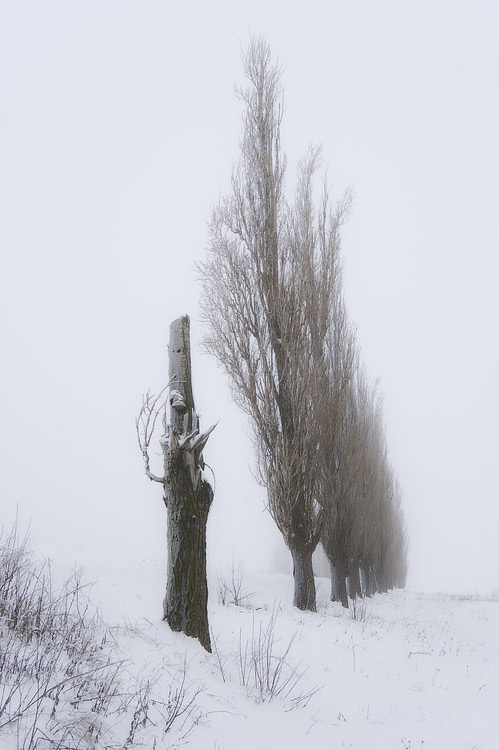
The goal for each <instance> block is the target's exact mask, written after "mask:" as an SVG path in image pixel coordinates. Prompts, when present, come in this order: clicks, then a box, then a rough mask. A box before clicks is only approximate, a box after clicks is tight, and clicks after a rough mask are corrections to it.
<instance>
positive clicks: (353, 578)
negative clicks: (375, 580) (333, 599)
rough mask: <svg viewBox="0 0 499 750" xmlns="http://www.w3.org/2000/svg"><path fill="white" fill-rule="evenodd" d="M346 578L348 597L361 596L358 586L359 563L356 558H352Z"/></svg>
mask: <svg viewBox="0 0 499 750" xmlns="http://www.w3.org/2000/svg"><path fill="white" fill-rule="evenodd" d="M348 580H349V594H350V599H356V598H357V597H358V596H361V593H362V592H361V588H360V575H359V564H358V562H357V560H352V563H351V566H350V571H349V576H348Z"/></svg>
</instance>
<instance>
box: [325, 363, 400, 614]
mask: <svg viewBox="0 0 499 750" xmlns="http://www.w3.org/2000/svg"><path fill="white" fill-rule="evenodd" d="M325 446H326V447H327V450H326V455H330V456H331V460H329V461H328V462H327V466H326V470H325V472H326V475H327V477H328V479H327V482H326V484H327V487H328V489H329V495H328V496H327V498H326V501H325V504H324V506H325V509H324V523H323V527H322V536H321V542H322V546H323V548H324V550H325V552H326V554H327V557H328V559H329V562H330V565H331V581H332V587H331V598H332V599H333V600H338V601H341V602H342V603H343V605H344V606H345V607H347V606H348V596H350V598H352V599H355V598H356V597H357V596H361V595H366V594H367V595H371V594H373V593H374V592H375V591H386V590H388V588H391V587H392V586H393V585H403V583H404V582H405V575H406V569H407V556H406V550H407V544H406V533H405V525H404V521H403V516H402V511H401V508H400V494H399V489H398V485H397V483H396V480H395V478H394V474H393V471H392V469H391V467H390V465H389V462H388V451H387V444H386V437H385V430H384V423H383V407H382V400H381V398H380V396H379V394H378V391H377V388H376V387H374V388H372V387H370V386H369V383H368V380H367V377H366V374H365V372H364V371H363V370H362V369H360V368H357V370H356V377H355V379H353V380H352V381H351V382H350V387H349V389H348V405H347V408H346V410H345V411H344V413H343V421H342V423H341V426H340V429H339V430H336V431H331V432H330V434H329V440H326V442H325ZM328 472H329V473H328Z"/></svg>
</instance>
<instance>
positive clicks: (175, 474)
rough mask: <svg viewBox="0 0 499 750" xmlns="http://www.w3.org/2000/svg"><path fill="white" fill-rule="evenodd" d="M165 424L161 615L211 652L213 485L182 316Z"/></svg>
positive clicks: (174, 337)
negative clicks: (165, 572)
mask: <svg viewBox="0 0 499 750" xmlns="http://www.w3.org/2000/svg"><path fill="white" fill-rule="evenodd" d="M169 371H170V423H169V425H168V430H167V434H166V435H165V436H164V438H163V440H162V447H163V453H164V465H165V477H164V489H165V493H164V499H165V504H166V507H167V510H168V581H167V586H166V596H165V599H164V604H163V612H164V619H165V620H166V621H167V622H168V624H169V625H170V627H171V628H172V630H176V631H182V632H183V633H185V634H186V635H190V636H193V637H194V638H197V639H198V640H199V642H200V643H201V645H202V646H204V648H205V649H206V650H207V651H210V652H211V644H210V633H209V626H208V586H207V581H206V524H207V521H208V513H209V510H210V506H211V503H212V501H213V489H212V487H211V485H210V483H209V482H208V481H207V480H206V479H205V477H204V473H203V470H204V468H205V464H204V460H203V457H202V451H203V448H204V446H205V444H206V441H207V440H208V436H209V435H210V433H211V431H212V430H213V427H212V428H210V429H209V430H208V431H207V432H205V433H201V432H200V429H199V417H198V415H197V414H196V412H195V408H194V397H193V394H192V380H191V349H190V325H189V318H188V316H187V315H185V316H183V317H182V318H179V319H178V320H175V321H174V322H173V323H172V324H171V326H170V352H169Z"/></svg>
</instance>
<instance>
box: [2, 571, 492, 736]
mask: <svg viewBox="0 0 499 750" xmlns="http://www.w3.org/2000/svg"><path fill="white" fill-rule="evenodd" d="M95 566H96V568H95V570H90V571H87V574H88V573H90V577H93V578H95V583H94V585H93V587H92V588H91V589H90V597H91V600H92V601H93V602H95V603H97V604H98V606H99V609H100V610H101V613H102V616H103V618H104V619H105V620H106V621H107V624H106V625H104V624H103V623H102V622H100V621H97V624H96V621H95V620H93V621H92V622H93V624H92V626H91V627H87V628H86V630H85V629H81V630H79V631H78V633H79V635H78V639H79V641H81V638H82V633H84V632H86V633H89V634H90V635H89V642H90V641H91V640H92V639H93V641H92V642H93V643H97V646H95V647H94V646H91V647H90V646H89V647H86V651H85V654H84V658H85V659H89V660H90V661H89V664H90V665H91V666H90V667H89V669H88V670H87V672H85V670H82V669H81V665H80V672H81V673H82V674H83V673H85V674H90V675H91V676H90V677H85V678H84V679H82V678H80V677H79V682H78V686H79V687H78V690H76V687H74V685H73V686H72V685H71V680H70V678H67V677H66V676H65V670H66V671H68V668H66V666H65V663H66V662H64V659H68V658H69V657H67V656H66V652H64V653H63V654H62V656H60V653H59V651H61V649H59V651H58V654H59V656H58V658H59V661H58V662H57V666H56V667H54V668H53V674H52V676H51V677H50V679H52V682H53V684H48V683H47V685H46V686H45V687H46V690H45V693H43V700H36V698H37V695H40V694H41V691H40V686H39V685H38V687H36V685H35V686H33V684H32V683H31V684H30V683H29V680H28V677H29V676H26V675H25V678H26V679H25V681H24V682H23V687H22V690H23V691H24V695H25V696H29V695H32V696H33V697H34V700H33V702H32V703H31V705H30V706H28V708H27V710H26V713H25V714H24V715H23V717H22V720H19V721H17V722H16V721H9V720H8V717H9V711H11V716H12V715H13V713H15V712H13V711H12V709H13V706H14V704H15V702H16V700H18V699H19V696H18V695H15V694H14V693H13V691H12V690H11V693H12V695H11V698H10V702H9V701H7V706H6V705H5V703H6V699H7V698H8V697H9V695H10V693H9V680H10V684H11V685H12V684H13V679H14V678H13V670H12V669H11V672H10V676H9V672H8V670H7V672H6V671H5V661H6V655H7V657H8V655H9V648H8V639H9V629H8V624H7V620H6V618H7V616H8V615H7V614H5V613H4V614H3V615H2V617H1V618H0V622H1V624H2V628H1V631H0V632H1V636H0V646H1V647H2V654H3V660H4V672H3V674H4V675H5V674H7V679H4V680H3V683H4V684H3V685H2V686H0V710H1V711H3V713H2V714H0V748H1V750H12V749H13V748H40V749H42V748H60V750H63V748H70V749H71V750H73V749H74V750H80V749H83V748H107V749H108V750H118V748H120V749H121V748H123V749H124V748H129V747H141V748H151V749H152V748H158V749H159V748H169V747H177V746H182V745H183V744H185V745H188V746H189V747H191V748H195V749H196V750H197V749H199V750H234V748H237V750H255V748H257V749H258V750H267V748H268V750H270V749H272V750H275V748H276V747H284V748H286V749H287V750H295V749H296V750H298V748H299V749H300V750H306V749H307V748H314V750H322V748H324V750H325V749H326V748H327V749H328V750H330V749H331V748H344V747H347V748H357V750H375V749H377V748H380V749H382V750H445V749H447V748H448V749H449V750H461V749H462V750H489V748H494V747H496V733H497V725H498V720H499V602H498V601H497V599H494V598H493V599H492V600H490V601H488V600H484V599H475V598H473V597H456V596H450V595H444V594H441V595H431V596H430V595H424V594H421V593H417V592H415V591H394V592H391V593H389V594H384V595H377V596H376V597H374V598H373V599H366V600H362V601H358V602H357V603H356V605H355V607H353V606H352V608H351V609H350V611H347V610H344V609H343V608H342V607H341V605H339V604H333V603H331V602H329V601H328V581H327V580H326V579H317V584H318V592H319V593H318V601H319V608H318V612H317V613H315V614H313V613H308V612H307V613H304V612H300V611H298V610H297V609H295V608H294V607H293V606H292V605H291V600H292V579H291V577H290V576H286V575H282V574H273V573H253V572H244V570H243V569H242V567H239V566H236V568H235V569H232V570H224V571H212V575H211V580H210V603H209V616H210V623H211V630H212V645H213V654H208V653H207V652H205V651H204V650H203V649H202V648H201V646H200V645H199V644H198V643H197V641H195V640H193V639H191V638H187V637H185V636H184V635H182V634H178V633H173V632H171V631H170V629H169V628H168V626H167V625H166V624H164V623H163V622H162V621H161V599H162V594H163V591H162V588H163V584H164V571H163V570H162V566H158V565H156V564H151V563H150V562H146V561H143V562H142V568H140V567H137V566H136V565H132V564H131V563H130V565H129V567H128V568H126V566H125V567H124V566H122V567H121V568H120V569H118V568H117V567H113V566H112V565H110V564H108V565H107V567H106V565H105V564H104V563H103V561H95ZM59 567H60V566H59ZM62 572H63V571H62V570H60V569H58V565H57V562H56V563H55V564H54V565H53V572H52V575H53V576H55V578H56V579H57V578H58V577H61V574H62ZM85 591H86V590H85ZM234 593H236V594H237V595H238V597H236V598H238V601H239V604H234V603H233V599H234ZM82 596H83V595H82ZM81 609H84V613H83V614H84V616H85V617H91V614H92V611H93V605H89V606H87V605H85V608H83V607H82V604H81V603H78V613H79V614H78V617H79V616H80V614H81V612H80V610H81ZM69 622H72V621H71V620H69ZM71 627H73V626H71ZM54 632H56V628H54ZM35 635H36V634H35ZM54 637H55V636H54ZM16 638H18V639H20V640H19V645H18V647H17V652H16V653H15V655H14V656H15V660H17V662H15V661H14V662H13V663H18V664H19V663H21V662H22V658H21V657H22V655H23V654H26V653H27V652H28V650H29V649H30V648H32V649H33V652H34V653H35V654H36V653H41V652H42V651H43V649H45V648H49V646H48V645H47V640H46V639H44V638H43V637H42V636H41V635H37V636H36V637H35V636H33V635H32V636H31V637H30V639H27V638H26V637H25V630H24V631H19V633H18V635H16ZM23 638H24V641H23ZM37 638H38V639H39V640H37ZM28 640H29V643H28ZM10 652H11V657H12V658H14V657H13V656H12V654H13V646H12V639H11V644H10ZM68 653H69V652H68ZM81 658H82V659H83V657H81ZM96 660H97V661H96ZM74 661H75V659H74V658H73V662H74ZM26 663H28V662H27V661H26ZM54 663H55V662H54ZM95 664H97V667H95ZM109 665H116V666H112V668H111V671H112V675H111V671H110V667H109ZM30 669H31V667H30ZM73 669H75V667H74V666H73ZM94 669H97V671H92V670H94ZM113 670H114V671H113ZM25 671H29V670H25ZM102 675H106V679H104V677H103V676H102ZM109 675H111V677H109ZM108 677H109V679H108ZM106 680H108V682H106ZM75 684H76V683H75ZM54 686H55V688H56V689H55V688H54ZM52 688H54V689H52ZM37 689H38V693H37V692H36V691H37ZM30 691H31V692H30ZM99 691H100V692H99ZM99 695H100V696H101V699H100V701H99V700H98V697H99ZM2 701H3V703H2ZM26 703H29V701H28V700H27V698H25V704H26ZM65 725H66V726H71V727H72V729H71V731H66V732H64V726H65Z"/></svg>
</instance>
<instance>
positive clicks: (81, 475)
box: [0, 0, 499, 592]
mask: <svg viewBox="0 0 499 750" xmlns="http://www.w3.org/2000/svg"><path fill="white" fill-rule="evenodd" d="M246 5H247V8H246V9H245V8H243V7H242V5H240V4H237V3H234V2H216V1H215V2H212V3H201V2H191V3H185V4H183V5H182V4H180V3H176V4H173V3H169V2H159V0H158V1H152V0H151V1H147V0H141V2H131V0H119V2H118V0H109V1H107V2H102V0H96V1H89V0H85V2H83V1H81V2H63V1H62V0H60V1H59V2H51V1H50V0H45V1H44V2H43V3H40V2H36V1H32V2H22V1H18V2H15V3H14V2H8V0H3V2H1V1H0V70H1V71H2V73H1V76H0V191H1V192H0V201H1V203H0V205H1V207H2V219H1V222H0V243H1V244H0V249H1V275H0V285H1V286H0V295H1V296H0V304H1V317H0V321H1V322H0V325H1V352H2V363H1V368H0V377H1V386H2V387H1V391H0V399H1V405H0V408H1V414H2V418H3V419H2V422H3V429H2V431H1V433H0V502H1V509H2V517H3V518H4V519H5V521H6V522H7V523H9V522H10V519H11V518H12V517H13V516H14V515H15V512H16V507H17V506H18V507H19V513H20V517H21V521H22V522H23V523H27V522H28V521H29V519H32V532H33V536H34V538H35V540H36V542H37V543H38V545H39V547H40V548H41V549H42V551H43V552H44V553H45V554H48V555H51V556H57V555H63V556H66V557H71V556H74V557H77V558H78V559H80V560H83V561H85V560H91V559H93V560H96V559H103V558H106V559H107V560H108V561H109V560H112V561H113V563H114V564H116V565H119V564H120V560H124V559H125V558H127V560H129V559H130V558H132V559H133V558H134V557H137V558H141V557H147V556H155V555H159V556H161V555H162V554H163V551H164V526H165V511H164V508H163V506H162V502H161V493H160V488H159V487H158V486H157V485H151V484H148V483H147V481H146V479H145V477H144V476H143V474H142V463H141V457H140V454H139V452H138V449H137V446H136V439H135V432H134V430H135V428H134V419H135V415H136V412H137V410H138V407H139V405H140V401H141V394H142V393H143V392H144V391H145V390H146V389H147V388H148V387H149V386H151V387H152V388H153V389H158V388H160V387H161V385H162V384H163V383H164V381H165V379H166V372H167V352H166V344H167V339H168V326H169V324H170V322H171V320H172V319H173V318H175V317H178V316H179V315H181V314H183V313H186V312H187V313H189V314H190V315H191V318H192V320H193V339H194V342H196V341H197V340H198V339H199V336H200V326H199V323H198V322H197V311H198V295H199V287H198V284H197V281H196V274H195V271H194V263H195V261H196V260H198V259H202V258H203V255H204V246H205V243H206V236H207V234H206V220H207V218H208V216H209V211H210V205H211V204H213V203H214V202H215V201H216V200H217V198H218V195H219V192H220V191H221V190H224V189H225V188H227V185H228V180H229V176H230V168H231V164H232V163H233V161H234V160H235V159H236V158H237V156H238V143H239V136H240V117H241V109H240V105H239V103H238V102H237V100H236V99H235V97H234V95H233V91H232V86H233V84H234V82H241V80H242V77H241V47H246V44H247V42H248V38H249V32H250V31H251V32H252V33H255V34H263V35H265V36H266V38H267V39H268V41H269V42H270V44H271V46H272V49H273V51H274V53H275V54H276V55H278V56H279V59H280V60H281V62H282V63H283V66H284V80H283V82H284V86H285V90H286V98H287V112H286V120H285V124H284V128H283V141H284V142H283V146H284V149H285V151H286V152H287V153H288V157H289V163H290V169H289V175H288V184H289V186H290V187H292V178H293V165H294V164H296V160H297V159H298V158H299V157H300V156H301V155H302V154H303V152H304V151H305V149H306V147H307V145H308V144H309V143H310V142H313V143H322V144H323V145H324V152H325V157H326V160H327V162H328V164H329V176H330V180H331V182H332V183H333V186H334V188H335V189H337V193H338V194H339V193H340V192H341V191H342V189H343V188H344V187H345V186H346V185H347V184H352V185H353V186H354V188H355V191H356V196H357V198H356V204H355V208H354V211H353V213H352V216H351V219H350V222H349V225H348V227H347V228H346V230H345V233H344V247H343V251H344V266H345V287H346V293H347V301H348V304H349V309H350V314H351V317H352V318H353V320H354V321H355V322H356V323H357V325H358V335H359V340H360V343H361V346H362V349H363V353H364V359H365V361H366V363H367V366H368V370H369V372H370V374H371V377H372V378H373V379H374V378H377V377H379V378H381V389H382V391H383V392H384V394H385V405H386V416H387V423H388V437H389V443H390V449H391V455H392V461H393V463H394V465H395V469H396V471H397V473H398V476H399V479H400V481H401V484H402V490H403V495H404V506H405V511H406V515H407V520H408V523H409V531H410V536H411V553H410V563H411V570H410V581H409V582H410V584H412V585H414V586H418V587H420V588H430V587H431V588H437V589H449V588H451V589H460V590H464V591H474V590H476V589H481V590H484V591H486V592H487V591H490V590H491V589H492V588H494V587H497V586H499V548H498V545H497V541H496V537H497V529H498V526H499V511H498V508H497V506H498V499H499V498H498V489H497V479H496V474H497V455H498V449H499V440H498V436H497V421H498V416H499V414H498V397H497V383H498V382H499V362H498V351H497V338H498V337H497V321H498V314H499V303H498V301H497V293H496V285H497V278H498V275H499V268H498V266H499V262H498V244H499V226H498V212H497V205H498V199H499V147H498V137H497V133H499V106H498V101H497V92H498V76H499V11H498V10H497V7H496V3H494V2H492V0H491V1H490V2H485V1H483V0H482V1H480V0H479V1H478V2H476V1H475V2H473V3H471V2H459V1H456V0H448V1H445V0H433V1H432V2H430V1H429V0H423V1H421V0H419V1H418V2H417V3H416V2H412V3H410V2H400V0H392V1H391V2H390V1H388V0H380V1H379V2H376V3H372V2H370V0H359V1H358V2H356V1H350V2H346V1H343V2H339V1H337V0H332V1H331V2H327V3H326V2H318V1H312V2H308V3H307V4H303V3H300V4H296V6H293V5H291V4H290V3H288V2H286V3H285V2H283V1H282V0H279V1H278V2H273V3H272V2H268V0H266V1H265V2H260V1H259V0H257V1H254V2H252V3H247V4H246ZM193 355H194V381H195V382H194V387H195V394H196V400H197V406H198V409H200V411H201V414H202V417H203V424H204V425H205V426H208V425H209V424H211V423H212V422H215V421H216V420H217V419H218V418H219V417H221V418H222V419H221V422H220V425H219V426H218V427H217V430H216V431H215V433H214V434H213V436H212V438H211V439H210V443H209V445H208V448H207V450H206V457H207V460H208V461H209V463H210V464H211V465H212V466H213V468H214V470H215V473H216V476H217V494H216V500H215V505H214V508H213V511H212V514H211V517H210V546H209V560H210V564H212V565H218V564H219V561H221V560H223V559H224V558H227V557H230V556H231V555H232V553H233V551H234V555H235V557H236V559H239V557H243V558H245V559H246V560H249V561H253V563H254V562H255V561H258V562H259V563H261V565H262V566H264V567H265V566H267V565H268V561H269V559H270V558H271V556H272V547H273V544H274V539H276V538H277V537H276V534H275V532H274V529H273V527H272V523H271V521H270V520H269V518H268V517H267V515H266V514H265V513H264V512H263V502H264V496H263V494H262V491H261V489H260V488H259V487H257V486H256V485H255V484H254V482H253V480H252V478H251V474H250V472H249V469H248V466H249V464H251V460H252V455H251V449H250V446H249V442H248V440H247V438H246V437H245V435H244V420H243V419H242V418H241V417H240V416H239V415H238V414H237V413H236V412H235V410H234V407H232V405H231V403H230V396H229V392H228V390H227V386H226V383H225V378H224V376H223V374H222V373H221V372H220V371H219V370H217V368H216V367H215V365H214V364H213V362H211V361H210V360H209V359H208V358H207V357H206V356H202V355H201V354H200V353H199V351H198V350H197V349H196V348H195V349H194V352H193Z"/></svg>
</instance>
